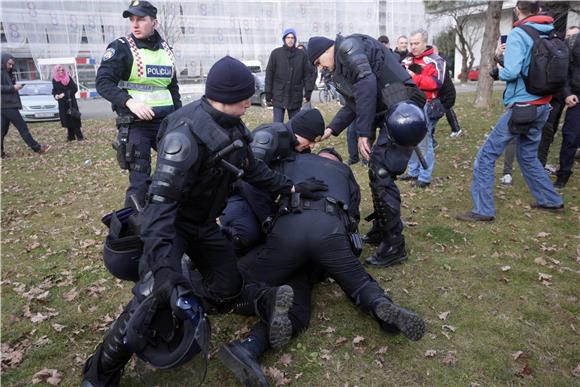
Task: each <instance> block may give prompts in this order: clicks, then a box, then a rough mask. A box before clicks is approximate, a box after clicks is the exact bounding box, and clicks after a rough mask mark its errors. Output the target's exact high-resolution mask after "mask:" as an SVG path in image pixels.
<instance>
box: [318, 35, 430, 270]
mask: <svg viewBox="0 0 580 387" xmlns="http://www.w3.org/2000/svg"><path fill="white" fill-rule="evenodd" d="M308 56H309V59H310V61H311V62H312V63H313V64H314V65H315V66H318V67H319V68H321V69H323V70H328V71H330V72H331V73H332V77H333V80H334V83H335V85H336V89H337V90H338V92H339V93H340V94H342V95H343V96H344V98H345V105H344V106H343V107H342V108H341V109H340V110H339V111H338V113H337V114H336V115H335V116H334V118H333V120H332V122H331V123H330V124H329V125H328V128H327V129H326V130H325V134H324V137H323V139H324V138H326V137H329V136H330V135H331V134H332V135H335V136H338V135H339V134H340V133H341V132H342V131H343V130H344V129H345V128H346V127H347V126H349V125H350V124H351V123H353V122H354V126H355V128H356V131H357V134H358V149H359V153H360V154H361V156H362V157H363V158H364V159H366V160H369V159H370V160H369V179H370V186H371V191H372V196H373V204H374V209H375V220H374V222H373V229H372V230H371V232H369V234H367V238H366V240H367V242H368V243H372V244H378V245H379V247H378V248H377V251H376V252H375V254H373V255H372V256H371V257H368V258H367V260H366V263H367V264H369V265H375V266H390V265H393V264H395V263H399V262H402V261H404V260H406V259H407V252H406V250H405V238H404V236H403V223H402V222H401V196H400V192H399V189H398V187H397V185H396V184H395V179H396V177H397V175H400V174H402V173H403V172H404V171H405V168H406V167H407V163H408V161H409V158H410V157H411V154H412V152H413V148H412V146H411V145H416V144H417V143H418V142H419V141H421V139H422V138H423V136H424V134H425V133H424V132H425V129H426V128H425V126H424V121H425V118H424V115H423V114H422V113H420V111H419V113H418V114H420V117H419V116H417V115H413V116H412V117H409V118H410V119H417V120H421V121H422V122H423V126H422V128H421V129H422V135H421V136H420V138H409V139H408V140H409V143H405V144H399V143H397V142H396V141H395V140H394V136H393V134H394V133H393V131H392V129H394V128H388V127H387V125H386V122H387V120H388V118H389V117H388V116H389V115H390V114H391V110H390V109H391V108H393V109H395V110H396V109H397V107H398V106H403V104H404V105H411V104H416V105H417V106H419V107H421V108H422V106H423V105H424V104H425V94H424V93H423V92H422V91H420V90H419V89H418V88H417V86H416V85H415V83H413V80H412V79H411V76H410V75H409V74H407V72H406V71H405V70H404V69H403V67H402V66H401V64H400V63H399V58H398V56H397V55H395V54H394V53H392V52H391V51H389V50H388V49H386V48H385V47H384V46H383V45H382V44H381V43H380V42H378V41H377V40H376V39H373V38H371V37H370V36H367V35H362V34H354V35H350V36H347V37H343V36H342V35H340V34H339V35H337V36H336V40H334V41H333V40H330V39H328V38H326V37H322V36H315V37H312V38H310V41H309V42H308ZM413 107H414V108H416V106H413ZM411 110H415V109H411ZM416 110H418V109H416ZM377 127H380V132H379V136H378V138H377V141H376V144H375V145H374V146H373V147H372V152H371V142H370V139H371V138H372V137H373V134H374V133H376V129H377ZM411 142H414V144H411Z"/></svg>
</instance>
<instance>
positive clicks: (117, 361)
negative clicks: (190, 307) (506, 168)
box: [83, 56, 326, 386]
mask: <svg viewBox="0 0 580 387" xmlns="http://www.w3.org/2000/svg"><path fill="white" fill-rule="evenodd" d="M253 93H254V77H253V76H252V74H251V72H250V70H248V68H247V67H246V66H244V64H242V63H241V62H240V61H238V60H237V59H234V58H231V57H229V56H227V57H224V58H222V59H220V60H219V61H218V62H216V63H215V64H214V65H213V66H212V68H211V69H210V71H209V73H208V76H207V81H206V92H205V96H204V97H202V99H200V100H198V101H195V102H193V103H191V104H189V105H187V106H185V107H183V108H181V109H179V110H178V111H176V112H175V113H173V114H171V115H169V116H168V117H166V118H165V120H163V122H162V124H161V128H160V133H159V152H158V157H157V167H156V170H155V173H154V174H153V176H152V182H151V185H150V187H149V191H148V195H147V204H146V206H145V208H144V209H143V212H142V214H141V216H140V218H141V219H140V221H139V222H138V223H139V226H140V233H139V235H140V238H141V240H142V242H143V253H142V255H141V258H140V261H139V277H140V280H139V282H138V283H137V285H136V287H135V288H134V290H133V292H134V293H135V295H136V298H137V299H139V298H143V297H144V298H146V299H150V298H151V297H153V298H154V299H156V300H157V301H156V304H157V305H165V304H167V303H168V300H170V299H171V297H172V294H173V292H174V291H175V289H185V290H186V291H187V290H191V291H192V292H194V293H195V295H196V296H198V297H200V298H201V299H202V301H204V304H205V305H207V306H211V307H212V308H215V309H216V310H218V311H224V310H228V309H229V308H231V307H232V306H233V304H235V303H236V302H242V301H243V302H250V303H251V304H252V305H254V306H255V309H256V313H257V314H258V315H259V316H261V318H262V319H263V320H264V321H265V322H266V324H267V326H268V332H269V333H268V337H269V340H270V344H271V345H273V346H274V347H277V346H281V345H283V344H284V343H285V342H287V341H288V340H289V338H290V334H291V326H290V321H289V319H288V316H287V311H288V309H289V307H290V305H291V303H292V298H293V295H292V289H291V288H290V287H288V286H281V287H278V288H263V287H260V286H256V285H254V284H253V285H248V286H244V282H243V280H242V277H241V275H240V273H239V271H238V267H237V259H236V256H235V254H234V250H233V246H232V245H231V243H230V242H229V241H228V240H227V239H226V238H225V237H224V236H223V234H222V232H221V231H220V229H219V227H218V225H217V224H216V221H215V219H216V218H217V216H218V215H219V214H220V213H221V211H222V209H223V208H224V206H225V201H226V198H227V195H228V194H229V192H230V190H231V186H232V183H233V182H234V181H235V180H237V179H238V178H239V177H242V176H243V178H244V180H245V181H247V182H249V183H251V184H254V185H256V186H257V187H259V188H261V189H263V190H267V191H270V192H272V193H290V192H295V193H299V194H301V195H302V196H304V197H318V194H316V191H320V190H324V189H326V186H325V185H324V184H323V183H321V182H317V181H312V180H311V181H307V182H301V183H298V184H295V185H293V183H292V181H291V180H290V179H289V178H287V177H286V176H284V175H281V174H280V173H277V172H274V171H272V170H270V169H269V168H268V167H267V166H266V165H265V164H264V163H263V162H262V161H261V160H259V159H256V158H254V157H253V154H252V152H251V150H250V147H249V144H250V142H251V138H252V137H251V134H250V132H249V131H248V129H247V128H246V127H245V125H244V123H243V122H242V120H241V117H242V116H243V115H244V113H245V111H246V109H247V108H248V107H250V97H251V96H252V95H253ZM184 253H186V254H187V256H189V257H190V258H191V260H192V261H193V264H194V265H195V267H196V269H197V270H198V271H199V273H201V277H199V278H198V279H197V280H192V279H191V278H186V277H185V276H184V275H183V273H184V271H183V269H182V265H181V261H182V257H183V255H184ZM130 309H131V304H130V305H129V306H128V307H127V309H126V311H125V312H124V313H123V314H122V315H121V316H120V317H119V319H118V320H117V321H116V322H115V324H114V325H113V326H112V328H111V329H110V330H109V332H108V333H107V335H106V336H105V339H104V341H103V343H102V344H101V345H100V346H99V347H98V348H97V351H96V353H95V354H94V355H93V356H92V357H91V358H89V360H87V363H86V365H85V369H84V376H85V380H84V382H83V383H85V384H84V385H86V386H101V385H105V386H107V385H115V383H117V382H118V380H119V379H120V377H121V373H122V369H123V367H124V365H125V364H126V362H127V361H128V360H129V359H130V357H131V355H132V352H131V351H130V350H129V349H128V348H127V347H126V346H125V345H124V339H123V338H124V336H125V332H126V330H127V325H128V323H130V322H131V321H132V320H130V318H131V313H130ZM150 318H151V317H150Z"/></svg>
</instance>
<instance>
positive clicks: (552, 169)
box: [544, 164, 558, 175]
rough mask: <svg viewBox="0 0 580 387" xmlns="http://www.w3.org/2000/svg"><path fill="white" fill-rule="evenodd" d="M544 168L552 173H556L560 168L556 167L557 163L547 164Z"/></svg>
mask: <svg viewBox="0 0 580 387" xmlns="http://www.w3.org/2000/svg"><path fill="white" fill-rule="evenodd" d="M544 169H545V170H546V172H548V173H549V174H550V175H555V174H556V171H557V170H558V167H556V166H555V165H552V164H546V166H545V167H544Z"/></svg>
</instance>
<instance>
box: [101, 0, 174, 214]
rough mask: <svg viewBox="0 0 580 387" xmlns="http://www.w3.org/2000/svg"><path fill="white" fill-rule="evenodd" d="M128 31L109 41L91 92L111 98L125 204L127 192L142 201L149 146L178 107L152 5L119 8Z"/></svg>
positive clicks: (170, 64)
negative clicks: (125, 183)
mask: <svg viewBox="0 0 580 387" xmlns="http://www.w3.org/2000/svg"><path fill="white" fill-rule="evenodd" d="M123 17H124V18H129V20H130V23H131V34H129V35H127V36H125V37H122V38H119V39H117V40H115V41H113V42H111V43H110V44H109V46H108V47H107V50H106V51H105V54H104V55H103V58H102V60H101V66H100V67H99V70H98V71H97V92H98V93H99V94H100V95H101V96H103V98H105V99H107V100H108V101H109V102H111V104H112V107H113V110H114V111H115V112H116V113H117V128H118V129H119V133H118V137H117V140H116V141H115V143H114V146H115V147H116V148H117V149H116V150H117V160H118V162H119V166H120V167H121V168H122V169H128V170H129V187H128V188H127V193H126V195H125V206H126V207H129V206H130V205H131V199H130V198H131V195H135V198H136V199H137V201H138V203H139V204H140V205H143V203H144V200H145V194H146V193H147V183H146V182H147V179H148V178H149V174H150V171H151V148H153V149H155V150H156V149H157V141H156V137H157V132H158V130H159V124H160V123H161V120H163V118H164V117H165V116H167V115H168V114H169V113H171V112H173V111H174V110H176V109H179V108H180V107H181V99H180V96H179V87H178V85H177V76H176V71H175V58H174V56H173V52H172V51H171V48H170V47H169V45H168V44H167V42H165V41H164V40H163V38H162V37H161V36H160V35H159V33H158V32H157V31H156V30H155V28H156V27H157V26H158V25H159V22H158V21H157V8H155V7H154V6H153V5H152V4H151V3H149V2H148V1H140V0H134V1H132V2H131V4H130V5H129V8H128V9H127V10H126V11H124V12H123Z"/></svg>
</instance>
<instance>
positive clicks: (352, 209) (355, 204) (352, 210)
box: [347, 171, 361, 227]
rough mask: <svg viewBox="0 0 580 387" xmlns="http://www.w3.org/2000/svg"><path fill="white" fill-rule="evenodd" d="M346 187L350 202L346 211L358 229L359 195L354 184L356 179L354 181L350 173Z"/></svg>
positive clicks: (356, 184)
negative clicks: (347, 187)
mask: <svg viewBox="0 0 580 387" xmlns="http://www.w3.org/2000/svg"><path fill="white" fill-rule="evenodd" d="M348 186H349V191H350V202H349V203H348V211H347V212H348V215H349V216H350V217H351V219H352V220H354V221H355V222H356V225H357V227H358V223H359V221H360V210H359V208H360V200H361V195H360V186H359V185H358V183H357V182H356V179H355V177H354V175H353V173H352V171H351V172H350V174H349V179H348Z"/></svg>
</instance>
